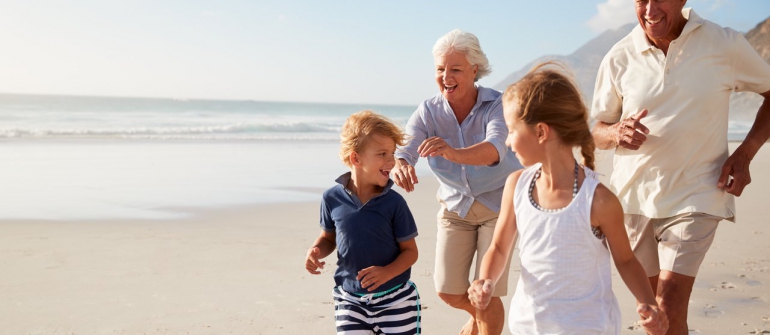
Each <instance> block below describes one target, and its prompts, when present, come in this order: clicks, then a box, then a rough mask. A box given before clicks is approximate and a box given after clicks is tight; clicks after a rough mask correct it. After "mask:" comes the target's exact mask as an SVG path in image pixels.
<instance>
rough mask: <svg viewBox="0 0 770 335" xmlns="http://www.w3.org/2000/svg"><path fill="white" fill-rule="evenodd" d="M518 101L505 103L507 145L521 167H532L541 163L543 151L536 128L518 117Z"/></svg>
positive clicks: (504, 115)
mask: <svg viewBox="0 0 770 335" xmlns="http://www.w3.org/2000/svg"><path fill="white" fill-rule="evenodd" d="M517 100H518V99H513V100H512V101H511V102H510V103H508V102H507V101H506V102H504V103H503V117H505V125H506V126H508V137H506V139H505V144H506V145H507V146H508V147H509V148H511V151H513V152H514V153H515V154H516V158H518V159H519V162H521V165H524V166H530V165H532V164H535V163H537V162H539V161H540V155H539V154H540V153H542V152H543V150H542V148H540V143H539V141H538V137H537V134H536V132H535V128H534V127H532V126H530V125H527V124H526V123H525V122H524V121H522V120H520V119H519V118H518V117H517V115H518V114H519V113H518V108H519V106H518V101H517Z"/></svg>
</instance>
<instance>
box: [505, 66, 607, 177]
mask: <svg viewBox="0 0 770 335" xmlns="http://www.w3.org/2000/svg"><path fill="white" fill-rule="evenodd" d="M557 68H561V70H563V71H559V70H557ZM566 69H567V66H566V65H564V64H562V63H559V62H546V63H542V64H540V65H537V66H536V67H535V68H533V69H532V70H530V71H529V73H527V75H525V76H524V78H521V80H519V81H518V82H516V83H515V84H512V85H510V86H508V89H506V90H505V93H504V94H503V103H505V104H513V103H516V104H518V106H516V107H518V108H517V110H518V115H516V116H515V117H516V118H517V119H519V120H521V121H524V123H525V124H527V125H529V126H534V125H536V124H538V123H540V122H542V123H545V124H547V125H548V126H550V127H551V128H553V129H554V130H555V131H556V134H557V135H558V136H559V138H560V139H561V140H562V141H563V142H564V143H565V144H568V145H572V146H579V147H580V153H581V155H582V156H583V165H585V166H587V167H588V168H590V169H594V161H595V158H594V149H595V148H596V145H595V144H594V138H593V136H592V135H591V130H590V129H589V128H588V110H587V108H586V105H585V104H584V103H583V98H582V97H581V95H580V91H578V89H577V85H575V83H574V82H573V81H572V79H571V78H570V76H568V75H566V74H565V73H564V72H566V71H567V70H566Z"/></svg>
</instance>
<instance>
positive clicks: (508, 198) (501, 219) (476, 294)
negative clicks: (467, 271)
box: [468, 170, 522, 309]
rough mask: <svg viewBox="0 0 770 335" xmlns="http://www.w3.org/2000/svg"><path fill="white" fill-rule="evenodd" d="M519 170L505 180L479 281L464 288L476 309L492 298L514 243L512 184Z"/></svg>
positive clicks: (514, 185)
mask: <svg viewBox="0 0 770 335" xmlns="http://www.w3.org/2000/svg"><path fill="white" fill-rule="evenodd" d="M521 171H522V170H519V171H516V172H514V173H511V174H510V175H509V176H508V179H507V180H506V181H505V188H504V189H503V199H502V203H501V208H500V214H499V215H498V217H497V224H496V225H495V234H494V235H493V236H492V244H491V245H490V246H489V249H487V253H486V254H484V257H483V258H482V260H481V269H480V272H479V279H477V280H474V281H473V283H472V284H471V287H470V288H469V289H468V298H469V299H470V300H471V304H473V306H474V307H476V308H478V309H485V308H487V305H488V304H489V301H490V299H491V298H492V292H494V290H495V289H494V288H495V284H496V283H497V280H498V279H500V276H501V275H502V274H503V270H504V269H505V264H506V263H507V262H508V256H509V255H510V254H511V250H512V249H513V244H514V243H515V242H516V232H517V230H516V214H515V213H514V211H513V193H514V191H515V190H516V183H517V182H518V181H519V176H521Z"/></svg>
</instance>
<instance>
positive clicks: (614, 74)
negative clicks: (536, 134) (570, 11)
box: [591, 0, 770, 334]
mask: <svg viewBox="0 0 770 335" xmlns="http://www.w3.org/2000/svg"><path fill="white" fill-rule="evenodd" d="M629 1H630V0H629ZM685 3H686V0H652V1H650V0H636V14H637V17H638V19H639V26H637V27H636V28H635V29H634V30H633V31H632V32H631V33H630V34H628V36H626V37H625V38H623V39H622V40H621V41H620V42H618V43H617V44H616V45H615V46H614V47H613V48H612V49H611V50H610V52H609V53H608V54H607V55H606V56H605V58H604V60H603V61H602V64H601V66H600V68H599V74H598V76H597V81H596V88H595V93H594V100H593V108H592V112H591V114H592V116H593V117H594V118H595V119H596V120H597V121H598V122H597V123H596V126H595V127H594V130H593V134H594V138H595V140H596V144H597V147H599V148H601V149H612V148H615V149H616V151H615V157H614V171H613V173H612V176H611V181H610V184H611V187H612V189H613V191H614V192H615V193H617V195H618V197H619V198H620V200H621V202H622V203H623V206H624V210H625V213H626V215H625V223H626V228H627V230H628V234H629V239H630V241H631V245H632V247H633V249H634V253H635V254H636V256H637V258H638V259H639V261H640V262H642V264H643V266H644V267H645V270H646V272H647V276H648V277H649V280H650V284H651V285H652V287H653V290H656V292H657V299H658V301H659V304H660V306H661V309H662V310H663V311H665V312H666V314H667V315H668V318H669V321H670V327H669V332H668V333H669V334H687V333H688V331H687V307H688V303H689V298H690V293H691V292H692V287H693V283H694V282H695V276H696V274H697V273H698V268H699V267H700V264H701V262H702V261H703V258H704V257H705V253H706V251H707V250H708V249H709V247H710V245H711V242H712V241H713V239H714V234H715V231H716V227H717V223H718V222H719V221H721V220H722V219H727V220H731V221H733V220H734V217H735V205H734V198H733V195H735V196H739V195H740V194H741V192H742V191H743V188H744V187H745V186H746V185H747V184H748V183H749V182H750V181H751V178H750V176H749V163H750V162H751V159H752V158H753V157H754V155H755V154H756V153H757V151H758V150H759V148H760V147H761V146H762V144H763V143H764V142H765V141H767V139H768V137H770V99H768V98H770V65H768V64H767V63H765V61H764V60H763V59H762V58H761V57H760V56H759V55H757V53H756V52H755V51H754V49H752V48H751V46H750V45H749V44H748V42H746V40H745V38H744V37H743V35H741V34H740V33H738V32H735V31H733V30H731V29H729V28H722V27H720V26H718V25H716V24H714V23H712V22H709V21H706V20H704V19H702V18H700V17H699V16H698V15H696V14H695V12H694V11H692V10H691V9H689V8H688V9H685V8H684V6H685ZM733 91H751V92H756V93H759V94H761V95H762V96H764V97H765V101H764V103H763V104H762V106H761V107H760V109H759V112H758V114H757V117H756V120H755V121H754V124H753V126H752V128H751V130H750V131H749V133H748V136H747V137H746V139H745V140H744V141H743V143H742V144H741V145H740V146H739V147H738V148H737V149H736V150H735V152H733V154H732V155H729V157H728V150H727V121H728V119H727V118H728V104H729V99H730V93H731V92H733Z"/></svg>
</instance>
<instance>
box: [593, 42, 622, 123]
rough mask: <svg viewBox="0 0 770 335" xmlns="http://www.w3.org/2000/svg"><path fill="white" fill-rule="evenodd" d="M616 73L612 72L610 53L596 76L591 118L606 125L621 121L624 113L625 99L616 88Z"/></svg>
mask: <svg viewBox="0 0 770 335" xmlns="http://www.w3.org/2000/svg"><path fill="white" fill-rule="evenodd" d="M614 72H615V71H613V70H612V56H611V55H610V53H608V54H607V55H606V56H605V57H604V59H603V60H602V63H601V65H599V72H598V73H597V74H596V86H595V87H594V98H593V102H592V104H591V118H593V119H594V120H597V121H601V122H605V123H616V122H618V121H620V116H621V115H622V113H623V97H621V96H620V94H619V93H618V90H617V87H616V86H615V78H614Z"/></svg>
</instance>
